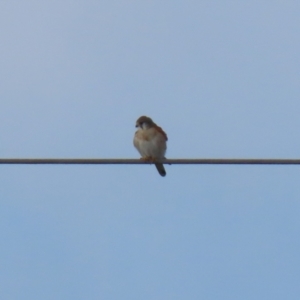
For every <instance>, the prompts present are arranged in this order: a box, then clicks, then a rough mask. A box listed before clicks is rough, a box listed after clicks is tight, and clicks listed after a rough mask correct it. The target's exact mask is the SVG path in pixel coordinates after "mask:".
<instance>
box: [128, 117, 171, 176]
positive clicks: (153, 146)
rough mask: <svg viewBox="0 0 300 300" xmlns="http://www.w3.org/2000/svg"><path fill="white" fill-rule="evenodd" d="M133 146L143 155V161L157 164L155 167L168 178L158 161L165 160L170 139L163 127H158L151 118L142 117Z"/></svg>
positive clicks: (139, 120) (137, 125) (139, 119)
mask: <svg viewBox="0 0 300 300" xmlns="http://www.w3.org/2000/svg"><path fill="white" fill-rule="evenodd" d="M135 127H137V128H138V130H137V131H136V132H135V135H134V139H133V144H134V146H135V148H136V149H137V150H138V151H139V153H140V154H141V156H142V157H141V159H143V160H146V161H151V162H154V163H155V167H156V169H157V171H158V173H159V174H160V175H161V176H166V174H167V173H166V170H165V168H164V166H163V164H162V163H157V161H160V160H163V159H165V153H166V150H167V140H168V137H167V135H166V133H165V132H164V131H163V130H162V128H161V127H159V126H157V125H156V124H155V123H154V122H153V121H152V119H151V118H149V117H146V116H142V117H139V118H138V119H137V121H136V125H135Z"/></svg>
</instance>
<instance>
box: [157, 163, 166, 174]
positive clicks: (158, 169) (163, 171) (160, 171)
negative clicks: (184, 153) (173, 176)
mask: <svg viewBox="0 0 300 300" xmlns="http://www.w3.org/2000/svg"><path fill="white" fill-rule="evenodd" d="M155 167H156V169H157V171H158V173H159V175H160V176H166V174H167V173H166V170H165V168H164V165H163V164H155Z"/></svg>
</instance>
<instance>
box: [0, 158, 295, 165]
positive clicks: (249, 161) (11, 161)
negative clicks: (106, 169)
mask: <svg viewBox="0 0 300 300" xmlns="http://www.w3.org/2000/svg"><path fill="white" fill-rule="evenodd" d="M161 162H162V163H164V164H170V165H300V159H270V158H195V159H180V158H179V159H166V160H163V161H161ZM0 164H7V165H141V164H151V162H145V161H142V160H140V159H130V158H129V159H127V158H125V159H122V158H121V159H119V158H117V159H115V158H105V159H99V158H88V159H86V158H0Z"/></svg>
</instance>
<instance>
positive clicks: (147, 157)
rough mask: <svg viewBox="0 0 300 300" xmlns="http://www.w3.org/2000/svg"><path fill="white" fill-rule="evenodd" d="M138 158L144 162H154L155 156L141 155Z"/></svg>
mask: <svg viewBox="0 0 300 300" xmlns="http://www.w3.org/2000/svg"><path fill="white" fill-rule="evenodd" d="M140 160H142V161H144V162H155V158H153V157H151V156H144V157H141V158H140Z"/></svg>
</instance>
